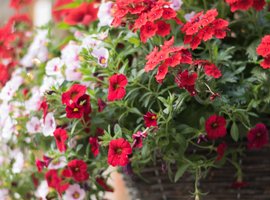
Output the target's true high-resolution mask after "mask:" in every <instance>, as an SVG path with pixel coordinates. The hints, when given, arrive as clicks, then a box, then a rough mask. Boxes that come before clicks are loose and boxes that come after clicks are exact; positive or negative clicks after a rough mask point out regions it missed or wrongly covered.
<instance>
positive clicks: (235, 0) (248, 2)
mask: <svg viewBox="0 0 270 200" xmlns="http://www.w3.org/2000/svg"><path fill="white" fill-rule="evenodd" d="M226 2H227V3H228V4H229V5H230V7H231V11H232V12H235V11H236V10H248V9H249V8H250V7H251V6H252V3H253V0H226Z"/></svg>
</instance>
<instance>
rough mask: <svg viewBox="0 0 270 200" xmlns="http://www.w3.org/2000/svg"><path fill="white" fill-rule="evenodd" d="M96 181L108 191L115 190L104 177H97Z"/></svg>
mask: <svg viewBox="0 0 270 200" xmlns="http://www.w3.org/2000/svg"><path fill="white" fill-rule="evenodd" d="M96 182H97V183H98V185H99V186H100V187H102V188H103V189H104V190H105V191H106V192H113V191H114V189H113V187H111V186H110V185H108V184H107V183H106V181H105V179H104V178H103V177H97V178H96Z"/></svg>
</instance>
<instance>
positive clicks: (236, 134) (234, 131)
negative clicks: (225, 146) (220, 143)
mask: <svg viewBox="0 0 270 200" xmlns="http://www.w3.org/2000/svg"><path fill="white" fill-rule="evenodd" d="M231 136H232V139H233V140H234V141H235V142H237V141H238V139H239V131H238V126H237V125H236V123H235V122H233V124H232V127H231Z"/></svg>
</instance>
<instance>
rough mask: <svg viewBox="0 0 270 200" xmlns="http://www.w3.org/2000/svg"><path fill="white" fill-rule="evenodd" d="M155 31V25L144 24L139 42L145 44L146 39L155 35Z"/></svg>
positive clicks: (156, 27) (151, 23) (156, 28)
mask: <svg viewBox="0 0 270 200" xmlns="http://www.w3.org/2000/svg"><path fill="white" fill-rule="evenodd" d="M157 30H158V26H157V25H156V24H154V23H153V22H150V21H148V22H146V24H145V25H143V26H142V27H141V33H140V37H141V41H142V42H143V43H145V42H146V41H147V40H148V38H151V37H153V36H154V35H155V34H156V32H157Z"/></svg>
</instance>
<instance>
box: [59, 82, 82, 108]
mask: <svg viewBox="0 0 270 200" xmlns="http://www.w3.org/2000/svg"><path fill="white" fill-rule="evenodd" d="M85 92H86V87H85V86H84V85H80V84H74V85H72V86H71V88H70V89H69V90H68V91H66V92H64V93H63V94H62V103H63V104H65V105H71V104H72V103H74V102H75V103H76V102H77V101H78V100H79V98H80V97H81V96H83V95H84V94H85Z"/></svg>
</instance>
